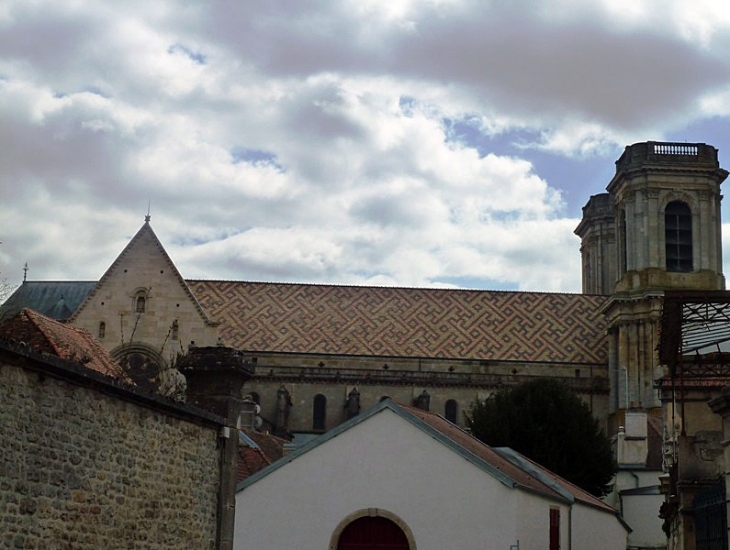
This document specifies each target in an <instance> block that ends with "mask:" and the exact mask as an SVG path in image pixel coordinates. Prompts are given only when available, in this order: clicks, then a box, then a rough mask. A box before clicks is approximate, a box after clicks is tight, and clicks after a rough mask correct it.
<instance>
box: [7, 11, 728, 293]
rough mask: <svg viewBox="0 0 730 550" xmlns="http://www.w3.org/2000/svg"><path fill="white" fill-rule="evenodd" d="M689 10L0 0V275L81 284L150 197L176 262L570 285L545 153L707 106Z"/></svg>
mask: <svg viewBox="0 0 730 550" xmlns="http://www.w3.org/2000/svg"><path fill="white" fill-rule="evenodd" d="M687 6H689V5H688V4H686V3H682V2H669V3H666V2H663V3H661V4H660V3H658V2H632V3H630V5H629V4H626V5H623V4H621V6H618V7H617V4H616V3H615V2H610V3H609V2H603V1H595V2H583V1H581V2H578V1H577V0H561V1H558V2H550V3H548V2H541V1H538V0H532V1H526V2H515V3H505V2H478V1H476V0H474V1H467V0H452V1H446V0H443V1H437V0H433V1H430V2H415V1H410V0H402V1H399V2H390V3H383V2H375V1H373V2H370V1H368V2H341V3H337V2H322V1H316V0H311V1H303V2H272V3H262V4H260V5H258V6H257V9H256V10H251V9H250V6H248V5H247V4H245V3H240V2H233V1H224V2H219V3H215V4H212V5H206V4H198V3H190V2H184V1H182V0H180V1H176V0H161V1H159V2H153V3H149V2H128V3H127V2H125V3H92V2H84V1H81V0H78V1H76V2H67V3H64V4H58V3H51V2H44V1H38V2H27V1H22V2H21V1H17V2H9V3H6V4H4V5H3V7H2V8H0V52H2V53H1V54H0V119H1V120H2V121H3V124H2V125H0V141H1V142H2V144H3V147H2V148H0V165H1V166H2V167H3V168H2V172H1V173H0V189H1V190H2V192H3V196H4V197H11V199H10V200H6V201H4V202H3V203H2V204H0V220H1V221H0V240H2V241H3V242H4V244H3V245H2V250H1V252H2V254H1V255H0V274H2V275H4V276H7V277H10V278H11V280H15V281H17V280H18V279H19V277H20V276H21V274H22V273H21V267H22V264H23V263H24V262H25V261H26V260H27V261H29V263H30V265H31V274H32V275H33V276H34V277H36V278H51V277H54V278H55V277H59V278H60V277H64V276H67V277H72V278H79V277H82V278H95V277H97V276H98V275H99V272H100V271H103V269H105V268H106V267H107V266H108V264H109V263H110V262H111V261H112V260H113V258H114V257H115V256H116V254H118V252H119V251H121V249H122V247H123V246H124V244H125V243H126V239H128V238H129V237H130V236H131V235H132V234H133V233H134V231H136V229H137V227H138V226H139V224H141V223H142V218H143V215H144V214H145V213H146V209H147V205H148V203H149V202H151V204H152V214H153V225H154V227H155V229H156V231H157V232H158V234H159V235H160V236H161V237H162V238H163V241H165V243H166V244H169V248H170V253H171V255H172V257H173V259H175V260H176V261H177V263H178V264H179V267H180V269H181V271H182V272H183V274H184V275H185V276H189V277H202V276H204V277H212V278H239V279H241V278H247V279H265V280H287V281H296V280H307V281H321V282H339V283H359V284H362V283H370V284H406V285H432V286H433V285H435V286H449V285H453V284H461V283H462V282H464V281H466V282H468V283H469V284H477V285H482V286H495V285H496V286H498V287H512V288H518V287H519V288H525V289H533V290H540V289H543V290H547V289H550V290H561V291H567V290H572V291H578V290H579V286H580V273H579V254H578V242H577V239H576V237H575V236H574V235H573V234H572V230H573V228H574V226H575V224H576V223H577V220H576V219H575V215H574V214H573V213H572V212H569V211H568V207H567V203H566V200H567V199H566V197H568V196H569V197H570V198H571V200H573V197H574V196H575V191H574V190H571V191H570V192H567V191H566V189H568V188H569V187H570V185H569V184H565V183H564V182H555V181H552V179H551V178H548V177H546V176H545V175H543V173H542V172H541V171H540V170H545V165H544V163H545V162H546V161H545V159H550V160H551V161H553V162H556V163H558V162H563V163H567V165H568V166H575V164H570V163H575V162H577V160H576V159H581V158H584V157H591V158H593V159H595V160H594V162H596V163H606V164H607V165H608V166H611V165H612V164H613V160H615V159H614V158H613V157H612V155H614V154H615V152H616V150H620V147H622V146H623V145H625V144H626V143H629V142H632V141H641V140H645V139H661V138H662V137H663V136H665V135H669V134H671V133H672V132H673V131H675V130H676V129H677V128H682V127H683V126H684V125H688V124H698V123H700V122H701V121H702V120H703V119H705V118H711V117H713V116H728V115H730V108H729V107H728V106H729V105H730V101H729V100H728V97H730V94H728V92H727V90H728V89H730V67H729V65H728V61H727V59H726V56H725V55H724V51H725V50H726V45H725V43H724V42H723V41H726V40H727V39H726V38H724V37H725V36H727V35H728V33H727V31H728V27H729V26H730V16H729V15H728V10H727V9H721V10H713V9H712V7H713V4H712V3H711V2H699V3H695V4H693V5H692V7H693V9H691V10H690V9H689V8H688V7H687ZM695 6H696V9H694V7H695ZM41 36H42V37H43V39H42V40H40V39H35V38H34V37H41ZM454 121H469V124H470V127H471V129H472V130H473V135H472V134H469V135H468V136H467V137H463V136H456V135H454V133H453V122H454ZM497 145H499V146H500V147H501V149H499V148H498V147H497ZM716 145H717V144H716ZM490 147H495V149H494V150H492V149H490ZM497 149H499V150H497ZM540 155H543V156H540ZM541 163H542V164H541ZM565 172H569V169H564V170H563V173H565ZM576 177H577V176H576ZM605 183H607V182H582V181H581V182H578V183H575V184H574V185H575V187H576V188H578V187H580V189H579V193H580V195H581V196H582V199H581V200H586V199H587V198H588V196H589V195H590V194H593V193H596V192H600V191H602V187H603V185H605ZM558 185H560V187H558ZM571 207H572V208H574V206H571ZM69 250H72V251H73V252H72V253H69Z"/></svg>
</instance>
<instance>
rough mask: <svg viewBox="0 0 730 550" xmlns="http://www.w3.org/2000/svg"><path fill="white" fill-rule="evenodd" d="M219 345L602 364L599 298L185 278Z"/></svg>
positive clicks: (287, 349) (325, 351) (340, 352)
mask: <svg viewBox="0 0 730 550" xmlns="http://www.w3.org/2000/svg"><path fill="white" fill-rule="evenodd" d="M187 283H188V285H189V287H190V289H191V291H192V293H193V294H194V295H195V297H196V298H197V299H198V300H199V302H200V303H201V305H202V306H203V308H204V309H205V310H206V311H207V312H208V314H209V315H210V317H211V318H212V319H214V320H215V321H218V322H220V323H221V326H220V331H221V337H222V339H223V341H224V342H225V343H226V345H230V346H233V347H236V348H239V349H247V350H255V351H262V352H263V351H270V352H284V353H288V352H291V353H307V352H308V353H322V354H345V355H381V356H400V357H437V358H448V359H484V360H500V361H544V362H570V363H593V364H595V363H605V362H606V344H605V334H604V333H605V325H604V322H603V316H602V314H601V313H600V308H601V306H602V305H603V304H604V303H605V300H606V299H607V298H606V297H605V296H591V295H583V294H557V293H539V292H502V291H481V290H451V289H449V290H444V289H424V288H389V287H357V286H333V285H313V284H288V283H252V282H240V281H202V280H189V281H187Z"/></svg>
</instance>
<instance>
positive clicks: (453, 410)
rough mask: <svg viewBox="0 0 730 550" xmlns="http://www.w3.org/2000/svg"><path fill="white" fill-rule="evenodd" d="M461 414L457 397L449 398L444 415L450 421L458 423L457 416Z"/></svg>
mask: <svg viewBox="0 0 730 550" xmlns="http://www.w3.org/2000/svg"><path fill="white" fill-rule="evenodd" d="M458 416H459V404H458V403H457V402H456V400H455V399H449V400H448V401H447V402H446V406H445V407H444V417H445V418H446V420H448V421H449V422H452V423H454V424H456V420H457V417H458Z"/></svg>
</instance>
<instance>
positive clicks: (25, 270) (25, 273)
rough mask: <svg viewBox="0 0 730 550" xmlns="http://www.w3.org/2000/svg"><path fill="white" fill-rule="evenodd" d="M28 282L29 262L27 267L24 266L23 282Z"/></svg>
mask: <svg viewBox="0 0 730 550" xmlns="http://www.w3.org/2000/svg"><path fill="white" fill-rule="evenodd" d="M27 280H28V262H25V266H23V282H25V281H27Z"/></svg>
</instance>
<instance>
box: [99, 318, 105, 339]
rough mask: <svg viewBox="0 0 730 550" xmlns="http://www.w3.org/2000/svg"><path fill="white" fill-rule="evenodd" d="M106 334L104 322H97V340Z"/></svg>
mask: <svg viewBox="0 0 730 550" xmlns="http://www.w3.org/2000/svg"><path fill="white" fill-rule="evenodd" d="M105 336H106V323H105V322H104V321H100V322H99V340H103V339H104V337H105Z"/></svg>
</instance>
